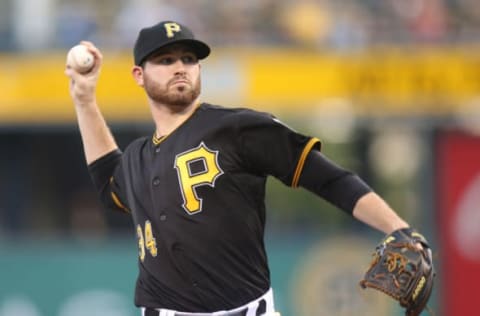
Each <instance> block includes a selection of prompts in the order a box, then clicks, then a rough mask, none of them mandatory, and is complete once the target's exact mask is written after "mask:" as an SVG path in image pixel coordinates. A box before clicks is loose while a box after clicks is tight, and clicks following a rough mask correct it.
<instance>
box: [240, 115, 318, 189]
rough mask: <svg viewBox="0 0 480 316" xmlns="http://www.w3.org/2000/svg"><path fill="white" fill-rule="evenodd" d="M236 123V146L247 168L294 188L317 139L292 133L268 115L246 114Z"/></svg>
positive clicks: (292, 131)
mask: <svg viewBox="0 0 480 316" xmlns="http://www.w3.org/2000/svg"><path fill="white" fill-rule="evenodd" d="M240 121H241V123H240V124H239V131H238V133H239V142H240V144H239V146H240V147H241V148H240V150H241V152H242V154H243V157H244V159H245V161H246V162H247V165H248V166H249V168H251V170H253V171H254V172H256V173H258V174H267V175H272V176H274V177H276V178H277V179H279V180H280V181H282V182H283V183H285V184H286V185H288V186H291V187H297V186H298V181H299V179H300V175H301V174H302V170H303V166H304V164H305V161H306V159H307V156H308V153H309V152H310V151H312V150H318V151H320V147H321V143H320V140H319V139H317V138H315V137H309V136H306V135H303V134H301V133H298V132H296V131H294V130H293V129H292V128H290V127H288V126H287V125H285V124H284V123H282V122H281V121H280V120H278V119H277V118H275V117H274V116H272V115H270V114H268V113H258V112H249V113H247V114H244V115H243V117H242V119H241V120H240Z"/></svg>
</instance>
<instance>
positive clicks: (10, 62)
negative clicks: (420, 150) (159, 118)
mask: <svg viewBox="0 0 480 316" xmlns="http://www.w3.org/2000/svg"><path fill="white" fill-rule="evenodd" d="M476 51H477V49H476V48H474V47H470V48H465V49H458V50H452V49H449V50H442V49H435V50H434V49H424V50H419V49H418V48H417V49H413V48H412V49H411V50H408V49H402V50H400V49H393V48H385V49H380V48H379V49H376V50H372V51H369V52H368V53H363V54H345V55H335V54H330V53H328V52H324V53H321V52H305V51H298V50H275V49H251V50H249V49H244V50H241V51H238V50H236V51H233V50H231V51H229V50H214V53H213V54H212V56H211V57H209V59H208V60H206V61H204V62H203V64H204V65H203V79H204V95H205V101H209V102H212V103H221V104H225V105H230V104H231V105H245V106H250V107H256V108H260V109H262V110H275V109H280V110H282V111H283V110H285V111H289V110H291V111H307V110H309V109H311V108H313V107H317V106H319V104H321V103H322V100H325V99H329V98H345V99H347V100H351V101H352V102H353V104H354V108H355V110H357V111H358V113H360V114H375V115H383V114H391V113H394V114H412V113H413V114H432V115H441V114H449V113H451V112H455V111H457V110H459V109H461V108H462V107H464V106H465V104H467V103H468V101H469V100H472V99H474V98H475V97H476V96H477V95H479V92H480V54H478V53H477V52H476ZM104 56H105V62H104V67H103V69H102V74H101V79H100V83H99V88H98V100H99V103H100V104H101V106H102V109H103V111H104V113H105V115H106V116H107V117H108V118H109V119H112V120H143V119H148V117H149V113H148V107H147V105H146V100H145V97H144V95H143V92H142V90H141V89H140V88H139V87H137V86H136V84H135V82H134V81H133V79H132V78H131V75H130V69H131V56H130V53H129V52H126V53H118V52H108V51H107V52H104ZM64 63H65V56H64V53H63V52H57V53H53V54H30V55H0V69H1V71H0V87H1V93H0V121H2V122H16V121H25V122H37V121H38V122H55V121H61V122H63V121H73V120H74V111H73V108H72V105H71V101H70V98H69V95H68V81H67V78H66V77H65V75H64V74H63V69H64ZM225 78H229V79H230V80H225Z"/></svg>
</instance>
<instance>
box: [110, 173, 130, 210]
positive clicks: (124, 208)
mask: <svg viewBox="0 0 480 316" xmlns="http://www.w3.org/2000/svg"><path fill="white" fill-rule="evenodd" d="M112 182H113V177H111V178H110V183H112ZM110 196H111V198H112V200H113V203H115V205H116V206H117V207H118V208H120V209H121V210H123V211H125V212H126V213H130V210H129V209H128V208H127V207H126V206H125V205H123V203H122V202H121V201H120V199H119V198H118V196H117V195H116V194H115V192H113V191H110Z"/></svg>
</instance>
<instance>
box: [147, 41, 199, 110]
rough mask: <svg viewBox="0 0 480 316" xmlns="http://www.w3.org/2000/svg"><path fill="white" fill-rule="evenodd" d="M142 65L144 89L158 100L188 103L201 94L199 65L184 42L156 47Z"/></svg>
mask: <svg viewBox="0 0 480 316" xmlns="http://www.w3.org/2000/svg"><path fill="white" fill-rule="evenodd" d="M143 68H144V69H143V86H144V89H145V91H146V93H147V95H148V96H149V97H150V98H151V99H152V100H153V101H155V102H157V103H161V104H166V105H174V106H187V105H190V104H191V103H192V102H193V101H194V100H196V99H197V97H198V96H199V95H200V90H201V83H200V64H199V63H198V59H197V57H196V55H195V54H194V53H193V52H192V51H191V50H189V49H188V47H187V46H185V45H181V44H176V45H172V46H169V47H166V48H164V49H161V50H159V51H158V52H156V53H154V54H153V55H152V56H151V57H149V58H148V59H147V61H146V62H145V65H144V67H143Z"/></svg>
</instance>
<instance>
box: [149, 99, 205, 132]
mask: <svg viewBox="0 0 480 316" xmlns="http://www.w3.org/2000/svg"><path fill="white" fill-rule="evenodd" d="M198 105H200V101H199V100H198V99H196V100H194V101H193V102H192V103H191V104H189V105H187V106H172V105H166V104H151V106H150V108H151V112H152V118H153V120H154V122H155V126H156V136H157V137H162V136H165V135H168V134H170V133H171V132H173V131H174V130H175V129H176V128H177V127H179V126H180V125H182V123H183V122H185V121H186V120H187V119H188V118H189V117H190V116H191V115H192V113H193V112H194V111H195V110H196V108H197V107H198Z"/></svg>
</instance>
